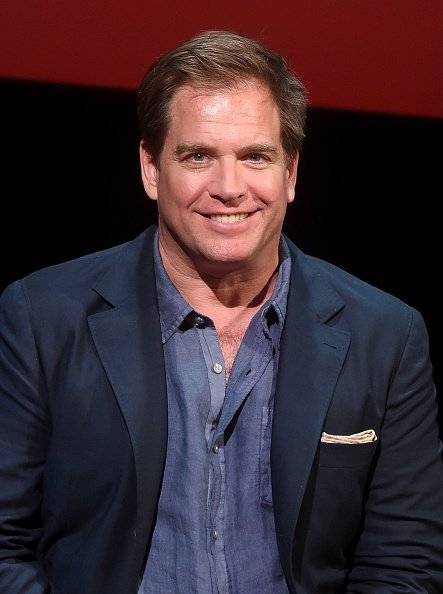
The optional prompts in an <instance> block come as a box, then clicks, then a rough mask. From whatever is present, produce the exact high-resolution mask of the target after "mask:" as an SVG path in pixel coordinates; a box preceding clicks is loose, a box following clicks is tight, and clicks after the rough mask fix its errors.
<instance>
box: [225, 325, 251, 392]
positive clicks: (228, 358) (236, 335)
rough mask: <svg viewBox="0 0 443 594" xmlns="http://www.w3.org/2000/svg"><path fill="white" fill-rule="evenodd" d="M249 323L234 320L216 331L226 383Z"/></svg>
mask: <svg viewBox="0 0 443 594" xmlns="http://www.w3.org/2000/svg"><path fill="white" fill-rule="evenodd" d="M249 322H250V319H244V320H234V321H233V322H230V323H229V324H226V325H225V326H224V327H223V328H221V329H220V330H217V335H218V339H219V342H220V348H221V351H222V353H223V358H224V361H225V370H226V382H227V381H228V379H229V376H230V373H231V369H232V366H233V364H234V361H235V357H236V356H237V353H238V350H239V348H240V345H241V343H242V341H243V338H244V336H245V333H246V330H247V328H248V325H249Z"/></svg>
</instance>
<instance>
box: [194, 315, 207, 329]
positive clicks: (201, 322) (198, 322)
mask: <svg viewBox="0 0 443 594" xmlns="http://www.w3.org/2000/svg"><path fill="white" fill-rule="evenodd" d="M194 324H195V325H196V326H197V327H200V326H204V325H205V321H204V319H203V318H202V317H201V316H195V318H194Z"/></svg>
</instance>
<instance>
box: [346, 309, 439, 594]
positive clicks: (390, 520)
mask: <svg viewBox="0 0 443 594" xmlns="http://www.w3.org/2000/svg"><path fill="white" fill-rule="evenodd" d="M436 415H437V402H436V395H435V387H434V384H433V379H432V368H431V363H430V359H429V352H428V335H427V332H426V328H425V324H424V322H423V319H422V317H421V315H420V314H419V313H418V312H417V311H415V310H411V319H410V326H409V332H408V335H407V340H406V342H405V344H404V349H403V353H402V356H401V360H400V363H399V365H398V368H397V369H396V371H395V373H394V374H393V377H392V381H391V383H390V388H389V393H388V395H387V404H386V411H385V419H384V423H383V427H382V430H381V434H380V454H379V458H378V460H377V463H376V466H375V470H374V475H373V477H372V480H371V482H370V488H369V491H368V495H367V501H366V505H365V511H364V519H363V525H362V528H361V533H360V537H359V540H358V543H357V546H356V549H355V556H354V563H353V568H352V570H351V573H350V575H349V582H348V586H347V590H346V592H347V593H348V594H373V593H374V592H377V594H400V593H406V592H416V593H417V594H418V593H421V594H441V593H442V592H443V462H442V455H441V442H440V439H439V436H438V424H437V422H436Z"/></svg>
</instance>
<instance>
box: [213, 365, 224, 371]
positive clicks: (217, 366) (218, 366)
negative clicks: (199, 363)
mask: <svg viewBox="0 0 443 594" xmlns="http://www.w3.org/2000/svg"><path fill="white" fill-rule="evenodd" d="M212 371H214V372H215V373H221V372H222V371H223V365H221V364H220V363H214V365H213V366H212Z"/></svg>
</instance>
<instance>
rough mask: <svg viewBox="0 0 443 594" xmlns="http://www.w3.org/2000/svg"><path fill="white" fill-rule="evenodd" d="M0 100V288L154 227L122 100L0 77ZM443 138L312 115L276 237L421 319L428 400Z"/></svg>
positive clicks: (411, 123)
mask: <svg viewBox="0 0 443 594" xmlns="http://www.w3.org/2000/svg"><path fill="white" fill-rule="evenodd" d="M0 101H1V106H2V110H1V139H2V152H3V158H2V165H3V167H2V169H3V175H2V182H3V183H2V198H1V211H0V212H1V217H0V238H1V239H0V241H1V246H0V247H1V254H2V258H1V267H0V291H1V290H2V289H3V288H4V287H5V286H6V284H8V283H9V282H11V281H12V280H14V279H16V278H18V277H21V276H23V275H25V274H28V273H29V272H31V271H33V270H36V269H37V268H40V267H42V266H46V265H49V264H53V263H56V262H60V261H64V260H67V259H70V258H74V257H77V256H80V255H82V254H85V253H87V252H91V251H95V250H99V249H102V248H105V247H109V246H111V245H114V244H115V243H119V242H122V241H126V240H128V239H131V238H132V237H134V236H135V235H136V234H138V233H139V232H141V231H142V230H143V229H144V228H145V227H146V226H147V225H148V224H150V223H152V222H155V219H156V206H155V203H153V202H151V201H150V200H148V198H147V197H146V196H145V194H144V191H143V187H142V184H141V181H140V176H139V166H138V130H137V122H136V112H135V92H134V91H127V90H115V89H114V90H112V89H105V88H94V87H82V86H75V85H62V84H50V83H38V82H29V81H20V80H12V79H1V80H0ZM442 138H443V119H434V118H426V117H413V116H400V115H383V114H380V113H377V114H376V113H365V112H362V111H346V110H337V109H326V108H315V107H311V108H310V109H309V113H308V122H307V140H306V143H305V145H304V148H303V151H302V155H301V161H300V168H299V178H298V184H297V191H296V200H295V202H294V203H293V204H292V205H291V206H290V207H289V211H288V215H287V220H286V224H285V229H284V230H285V231H286V233H287V234H288V235H289V236H290V238H291V239H292V240H294V241H295V242H296V243H297V244H298V245H299V247H301V248H302V249H303V250H304V251H306V252H308V253H310V254H313V255H316V256H319V257H321V258H324V259H326V260H329V261H330V262H333V263H334V264H337V265H338V266H341V267H342V268H344V269H346V270H348V271H349V272H351V273H353V274H355V275H357V276H359V277H360V278H362V279H363V280H365V281H367V282H369V283H372V284H375V285H377V286H379V287H380V288H382V289H385V290H386V291H388V292H390V293H392V294H394V295H396V296H397V297H399V298H400V299H403V300H404V301H406V302H408V303H409V304H411V305H413V306H415V307H417V308H418V309H419V310H420V311H421V313H422V314H423V316H424V318H425V321H426V324H427V327H428V331H429V335H430V344H431V357H432V360H433V365H434V378H435V382H436V385H437V388H438V389H439V391H440V393H441V391H442V375H441V374H442V361H441V346H440V340H439V338H440V337H439V336H438V334H437V328H441V308H438V307H437V298H438V293H439V290H438V289H437V280H438V278H439V276H440V272H441V264H440V261H439V258H438V252H437V243H439V239H440V235H441V232H442V231H441V222H440V221H441V219H440V214H439V213H440V204H439V203H440V202H441V200H442V197H443V182H442V167H443V160H442V157H443V152H442V150H441V143H442ZM437 209H438V213H437ZM439 251H440V250H439ZM439 400H440V402H443V401H442V397H441V396H440V398H439ZM442 406H443V404H441V407H442ZM441 407H440V408H441ZM440 416H442V414H441V413H440ZM440 425H441V427H442V433H443V423H442V422H440Z"/></svg>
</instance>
